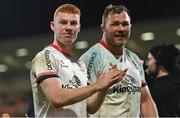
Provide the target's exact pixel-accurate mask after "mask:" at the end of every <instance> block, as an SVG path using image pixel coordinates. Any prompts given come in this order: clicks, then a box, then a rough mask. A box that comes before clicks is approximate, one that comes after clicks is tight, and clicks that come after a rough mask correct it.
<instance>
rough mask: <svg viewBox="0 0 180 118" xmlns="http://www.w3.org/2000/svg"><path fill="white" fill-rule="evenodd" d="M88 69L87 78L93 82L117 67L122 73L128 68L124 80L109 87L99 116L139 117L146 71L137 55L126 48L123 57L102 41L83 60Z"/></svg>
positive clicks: (82, 57) (98, 113)
mask: <svg viewBox="0 0 180 118" xmlns="http://www.w3.org/2000/svg"><path fill="white" fill-rule="evenodd" d="M80 60H81V61H84V63H85V65H86V67H87V74H88V79H89V81H90V82H92V83H94V82H96V80H97V79H98V77H99V76H100V75H101V74H102V73H103V72H106V71H107V70H108V69H109V68H111V66H110V65H111V63H112V64H116V65H117V67H118V68H119V69H121V70H124V69H126V68H128V71H127V73H126V75H125V77H124V78H123V79H122V80H121V81H120V82H119V83H117V84H115V85H113V86H112V87H110V88H109V90H108V93H107V95H106V97H105V100H104V103H103V104H102V106H101V108H100V109H99V110H98V112H97V113H95V114H93V115H91V116H96V117H105V116H106V117H107V116H109V117H139V115H140V96H141V93H140V92H141V85H142V81H143V82H145V79H144V70H143V66H142V63H141V61H140V59H139V58H138V56H136V54H134V53H133V52H131V51H130V50H128V49H126V48H124V49H123V52H122V54H121V55H114V54H112V53H111V52H110V51H109V50H108V47H107V44H105V42H104V41H103V40H101V41H100V43H98V44H96V45H94V46H93V47H91V48H90V49H89V50H88V51H87V52H86V53H84V54H83V55H82V56H81V57H80Z"/></svg>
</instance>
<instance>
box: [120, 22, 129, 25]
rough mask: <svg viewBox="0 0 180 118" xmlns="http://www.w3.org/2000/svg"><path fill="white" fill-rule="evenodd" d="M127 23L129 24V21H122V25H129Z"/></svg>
mask: <svg viewBox="0 0 180 118" xmlns="http://www.w3.org/2000/svg"><path fill="white" fill-rule="evenodd" d="M129 24H130V23H129V22H123V23H122V26H129Z"/></svg>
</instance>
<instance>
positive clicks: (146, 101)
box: [141, 86, 158, 117]
mask: <svg viewBox="0 0 180 118" xmlns="http://www.w3.org/2000/svg"><path fill="white" fill-rule="evenodd" d="M141 115H142V117H158V111H157V108H156V105H155V103H154V101H153V99H152V97H151V94H150V92H149V89H148V86H145V87H142V88H141Z"/></svg>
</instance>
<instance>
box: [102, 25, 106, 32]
mask: <svg viewBox="0 0 180 118" xmlns="http://www.w3.org/2000/svg"><path fill="white" fill-rule="evenodd" d="M101 30H102V31H103V32H104V31H105V30H106V26H105V25H104V24H101Z"/></svg>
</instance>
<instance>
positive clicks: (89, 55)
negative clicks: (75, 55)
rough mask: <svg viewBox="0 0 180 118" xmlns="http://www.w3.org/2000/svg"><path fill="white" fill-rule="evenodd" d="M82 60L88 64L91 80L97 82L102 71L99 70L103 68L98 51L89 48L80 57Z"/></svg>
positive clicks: (88, 75)
mask: <svg viewBox="0 0 180 118" xmlns="http://www.w3.org/2000/svg"><path fill="white" fill-rule="evenodd" d="M80 60H81V61H83V62H84V63H85V65H86V68H87V77H88V79H89V82H90V83H95V82H96V80H97V79H98V78H99V76H100V74H101V72H99V71H100V70H101V69H100V68H101V62H100V60H99V56H98V53H97V52H95V51H92V50H88V51H87V52H86V53H84V54H83V55H82V56H81V57H80Z"/></svg>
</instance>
